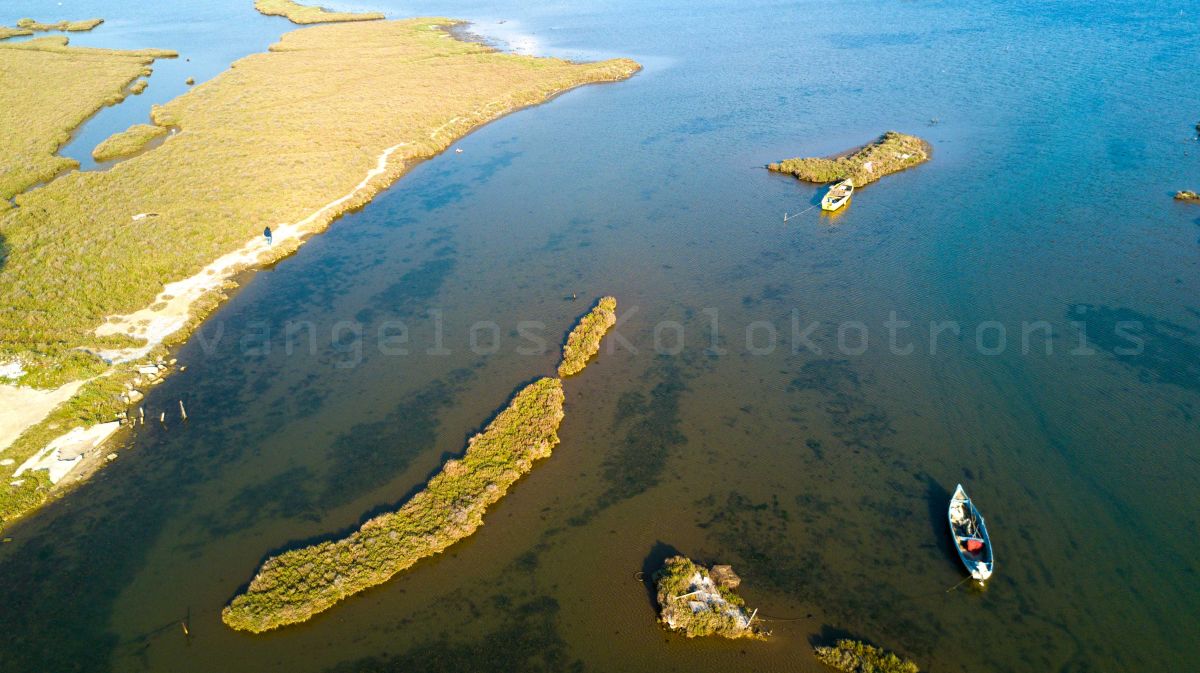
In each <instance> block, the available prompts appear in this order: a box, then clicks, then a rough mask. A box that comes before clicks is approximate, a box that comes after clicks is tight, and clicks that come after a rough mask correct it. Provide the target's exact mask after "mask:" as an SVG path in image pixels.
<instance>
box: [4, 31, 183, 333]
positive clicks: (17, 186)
mask: <svg viewBox="0 0 1200 673" xmlns="http://www.w3.org/2000/svg"><path fill="white" fill-rule="evenodd" d="M174 56H176V54H175V52H173V51H164V50H158V49H147V50H141V51H116V50H112V49H91V48H81V47H71V46H68V45H67V38H66V37H59V36H55V37H43V38H40V39H36V40H29V41H27V42H15V43H0V91H2V92H3V95H2V100H3V104H2V105H0V197H2V198H5V199H7V198H10V197H12V196H13V195H14V194H17V193H19V192H21V191H23V190H25V189H27V188H29V187H30V186H32V185H34V184H37V183H38V182H42V181H44V180H49V179H50V178H52V177H54V176H55V175H57V174H59V173H61V172H63V171H66V170H70V169H72V168H75V167H76V166H78V163H77V162H76V161H75V160H73V159H68V158H66V157H61V156H57V154H56V152H58V149H59V148H60V147H62V146H63V145H64V144H66V142H67V140H69V139H70V137H71V131H72V130H73V129H74V128H75V127H77V126H79V124H80V123H82V122H83V121H84V120H85V119H87V118H88V117H90V116H91V115H92V114H93V113H95V112H96V111H97V110H99V109H100V108H102V107H104V106H105V105H112V104H114V103H117V102H120V101H121V100H122V99H124V97H125V93H124V92H125V87H126V86H127V85H128V84H129V83H130V82H132V81H133V80H135V79H137V78H138V77H140V76H141V75H143V74H145V73H146V72H147V71H148V68H149V66H150V64H151V63H152V62H153V61H154V59H156V58H172V57H174ZM0 217H2V216H0ZM3 228H6V227H4V225H3V224H0V232H3V235H4V236H5V237H6V238H7V237H8V234H7V232H4V231H3ZM11 246H12V243H11V242H9V243H6V247H9V248H11ZM0 278H4V281H5V282H7V281H8V278H9V277H4V276H0ZM3 308H8V306H4V307H3ZM13 318H17V319H20V317H19V316H13ZM11 319H12V318H9V320H11ZM12 336H13V335H11V334H10V333H9V332H7V331H0V340H3V341H4V342H6V343H7V342H8V340H9V339H10V338H12Z"/></svg>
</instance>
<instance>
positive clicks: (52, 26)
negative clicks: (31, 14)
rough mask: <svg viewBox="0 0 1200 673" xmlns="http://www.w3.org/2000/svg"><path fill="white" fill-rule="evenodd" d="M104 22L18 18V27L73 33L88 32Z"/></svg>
mask: <svg viewBox="0 0 1200 673" xmlns="http://www.w3.org/2000/svg"><path fill="white" fill-rule="evenodd" d="M102 23H104V19H83V20H82V21H59V22H57V23H42V22H41V21H35V20H33V19H19V20H17V28H21V29H23V30H32V31H36V32H39V33H44V32H47V31H51V30H61V31H67V32H72V33H83V32H87V31H89V30H91V29H93V28H95V27H96V26H99V25H100V24H102Z"/></svg>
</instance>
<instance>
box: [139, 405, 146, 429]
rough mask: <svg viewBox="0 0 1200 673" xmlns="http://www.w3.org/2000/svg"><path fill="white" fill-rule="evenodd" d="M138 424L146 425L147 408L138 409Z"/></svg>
mask: <svg viewBox="0 0 1200 673" xmlns="http://www.w3.org/2000/svg"><path fill="white" fill-rule="evenodd" d="M138 423H139V424H140V425H145V424H146V407H138Z"/></svg>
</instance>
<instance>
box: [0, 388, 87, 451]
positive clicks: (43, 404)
mask: <svg viewBox="0 0 1200 673" xmlns="http://www.w3.org/2000/svg"><path fill="white" fill-rule="evenodd" d="M83 384H84V381H72V382H70V383H68V384H66V385H65V386H63V387H61V388H58V389H56V390H35V389H33V388H24V387H21V386H9V385H0V460H2V459H3V458H4V450H5V449H7V448H8V447H9V446H10V445H11V444H12V443H13V442H14V441H15V440H16V439H17V437H19V436H20V435H21V433H22V432H24V431H25V428H28V427H29V426H31V425H34V424H36V423H40V422H41V420H42V419H43V418H45V417H46V416H48V415H49V414H50V412H51V411H52V410H53V409H54V407H57V406H58V405H59V404H62V403H63V402H66V401H67V400H69V399H71V396H72V395H74V394H75V392H76V391H78V390H79V387H80V386H82V385H83Z"/></svg>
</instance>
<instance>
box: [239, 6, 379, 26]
mask: <svg viewBox="0 0 1200 673" xmlns="http://www.w3.org/2000/svg"><path fill="white" fill-rule="evenodd" d="M254 8H255V9H257V10H258V11H259V12H260V13H262V14H266V15H267V16H282V17H286V18H287V20H288V21H291V22H292V23H298V24H302V25H303V24H310V23H334V22H340V21H378V20H379V19H382V18H384V17H383V14H382V13H381V12H362V13H357V12H331V11H329V10H327V9H325V8H323V7H314V6H311V5H302V4H300V3H298V2H293V0H254Z"/></svg>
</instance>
